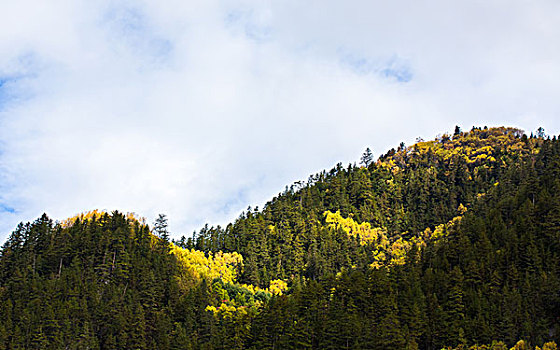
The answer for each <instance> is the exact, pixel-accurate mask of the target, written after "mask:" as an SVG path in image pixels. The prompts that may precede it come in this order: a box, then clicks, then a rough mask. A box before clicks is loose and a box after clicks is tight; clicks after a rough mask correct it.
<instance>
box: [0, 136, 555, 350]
mask: <svg viewBox="0 0 560 350" xmlns="http://www.w3.org/2000/svg"><path fill="white" fill-rule="evenodd" d="M543 136H544V135H543V133H542V132H541V133H540V134H539V135H538V137H534V136H532V135H531V137H527V136H526V135H524V134H523V133H522V132H521V131H520V130H518V129H512V128H491V129H488V128H473V129H472V130H471V131H470V132H461V131H460V130H459V129H458V128H457V129H456V131H455V133H454V134H453V135H443V136H441V137H438V138H437V139H436V140H434V141H428V142H424V141H419V142H418V143H416V144H415V145H413V146H410V147H406V146H405V145H403V144H401V145H400V146H399V147H398V148H397V149H396V150H390V151H389V152H388V153H387V154H385V155H383V156H381V157H380V158H379V160H378V161H376V162H374V161H373V159H372V158H371V152H366V153H365V154H364V156H363V157H362V161H361V163H360V164H358V165H354V164H352V165H349V166H348V167H343V166H342V165H341V164H339V165H337V166H336V167H335V168H333V169H332V170H331V171H328V172H327V171H324V172H321V173H319V174H317V175H314V176H311V177H310V178H309V180H308V181H307V182H301V183H296V184H294V185H292V186H291V187H289V188H286V190H285V191H284V192H283V193H281V194H280V195H279V196H278V197H276V198H274V199H273V200H271V201H270V202H269V203H267V205H266V206H265V207H264V208H263V209H262V210H258V209H248V210H247V211H246V212H245V213H243V214H242V215H241V216H240V217H239V218H238V219H237V220H236V221H235V222H234V223H232V224H230V225H228V226H227V227H225V228H220V227H209V226H206V227H204V228H203V229H202V230H201V231H200V232H198V233H196V235H194V236H193V237H189V238H182V239H181V240H177V241H175V245H174V244H170V242H169V241H168V237H169V233H168V232H167V228H166V223H165V220H164V219H163V218H162V217H160V219H159V221H158V222H157V223H156V225H155V228H154V230H150V228H149V227H148V226H147V225H145V224H143V223H142V222H141V221H139V220H137V219H135V218H134V217H131V216H127V215H123V214H120V213H117V212H114V213H111V214H108V213H99V212H92V214H89V215H85V216H84V215H82V216H79V217H77V218H73V219H71V220H67V221H64V222H62V223H53V222H52V221H51V220H50V219H49V218H48V217H46V216H43V217H41V218H40V219H38V220H37V221H35V222H33V223H28V224H21V225H20V226H18V228H17V229H16V230H15V231H14V232H13V233H12V235H11V236H10V238H9V239H8V241H7V242H6V243H5V244H4V245H3V246H2V249H1V250H0V310H1V312H0V349H61V348H68V349H116V348H122V349H124V348H126V349H156V348H157V349H411V350H412V349H426V350H428V349H429V350H436V349H441V348H443V347H450V348H456V349H467V348H472V349H493V350H503V349H509V347H512V346H515V347H516V348H515V349H518V350H521V349H533V348H534V347H535V346H536V345H542V346H543V349H547V350H552V349H554V348H555V344H553V343H552V341H558V340H559V338H560V318H559V316H558V315H560V196H558V193H559V192H558V191H559V190H560V173H559V172H560V141H559V140H557V139H556V138H552V139H550V138H545V137H543ZM154 234H155V235H154ZM156 235H157V236H156ZM180 247H182V248H180ZM286 284H287V286H288V290H287V291H286ZM520 339H523V340H524V341H523V342H518V341H519V340H520ZM545 343H546V344H545ZM543 344H544V345H543Z"/></svg>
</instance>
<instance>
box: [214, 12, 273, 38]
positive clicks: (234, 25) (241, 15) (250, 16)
mask: <svg viewBox="0 0 560 350" xmlns="http://www.w3.org/2000/svg"><path fill="white" fill-rule="evenodd" d="M224 21H225V23H226V25H227V26H228V27H230V28H231V29H233V30H234V31H235V32H242V33H243V34H244V35H245V37H247V38H248V39H251V40H253V41H256V42H258V43H262V42H266V41H269V40H270V39H271V38H272V28H271V27H270V26H267V25H264V24H263V23H259V21H258V20H256V19H255V15H254V13H253V11H252V10H234V11H231V12H229V13H228V14H227V15H226V18H225V20H224Z"/></svg>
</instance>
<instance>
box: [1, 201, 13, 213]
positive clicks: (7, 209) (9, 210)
mask: <svg viewBox="0 0 560 350" xmlns="http://www.w3.org/2000/svg"><path fill="white" fill-rule="evenodd" d="M0 213H10V214H15V213H16V210H15V209H14V208H12V207H10V206H9V205H6V204H3V203H0Z"/></svg>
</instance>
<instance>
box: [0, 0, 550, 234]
mask: <svg viewBox="0 0 560 350" xmlns="http://www.w3.org/2000/svg"><path fill="white" fill-rule="evenodd" d="M558 23H560V5H558V4H557V3H556V2H555V1H548V2H547V1H544V2H539V3H535V2H526V1H513V2H511V1H508V2H503V1H496V2H467V1H465V2H448V1H440V2H429V3H428V2H421V1H420V2H419V1H394V2H368V1H363V2H359V1H351V2H335V1H327V2H325V1H312V2H306V3H302V2H299V1H298V2H296V1H283V2H267V1H259V2H253V1H238V2H229V1H204V2H199V3H186V2H184V1H166V2H165V3H164V4H162V3H161V2H159V3H158V2H156V1H143V2H136V1H135V2H121V3H119V5H115V3H114V2H110V1H106V2H87V1H81V2H79V1H77V2H63V1H58V2H54V3H49V4H48V5H47V4H38V3H36V2H31V1H28V2H25V1H18V2H12V3H3V4H1V5H0V126H1V129H0V141H1V142H0V150H1V153H0V162H1V163H0V175H1V176H0V180H1V181H2V183H1V184H0V190H1V191H2V193H1V195H0V212H2V211H3V212H2V213H0V219H1V222H2V224H1V225H0V235H4V236H5V234H7V233H8V232H9V231H10V230H11V229H12V228H13V227H14V226H15V224H16V223H17V222H18V221H20V220H32V219H34V218H35V217H37V216H39V215H40V214H41V213H42V212H43V211H46V212H47V213H49V214H50V215H51V216H53V217H54V218H57V219H62V218H64V217H67V216H70V215H73V214H75V213H77V212H80V211H83V210H89V209H93V208H101V209H109V210H112V209H119V210H121V211H134V212H137V213H139V214H140V215H144V216H146V217H148V219H149V220H150V221H151V220H153V218H155V216H156V214H157V213H160V212H163V213H166V214H168V216H169V218H170V224H171V228H172V230H173V232H174V233H175V234H190V233H191V232H192V230H194V229H198V228H199V227H201V226H202V224H203V223H205V222H210V223H211V224H216V223H221V224H224V223H226V222H227V221H228V220H231V219H232V218H234V217H235V216H236V215H237V214H238V213H239V212H240V211H241V210H243V209H244V208H246V207H247V206H248V205H252V206H254V205H262V204H264V202H265V201H266V200H268V199H270V198H271V197H272V196H273V195H275V194H276V193H278V192H280V191H281V190H283V188H284V186H285V185H287V184H289V183H290V182H292V181H295V180H298V179H306V178H307V176H308V175H310V174H311V173H314V172H315V171H319V170H321V169H323V168H329V167H331V166H333V165H334V164H335V163H336V162H338V161H342V162H345V163H347V162H351V161H354V160H356V159H358V158H359V156H360V154H361V152H362V150H363V149H364V148H365V147H366V146H370V147H372V148H373V149H374V151H376V152H377V153H380V152H384V151H386V150H387V149H388V148H391V147H395V146H396V145H398V143H399V142H400V141H405V142H407V143H412V142H413V141H414V139H415V138H416V137H417V136H423V137H424V138H431V137H433V136H435V135H436V134H439V133H442V132H444V131H452V130H453V127H454V125H455V124H459V125H461V126H462V127H463V128H464V129H469V128H470V127H471V126H472V125H481V126H482V125H513V126H519V127H523V128H526V129H528V130H535V129H536V128H537V127H538V126H543V127H544V128H545V129H546V130H547V132H548V133H552V134H557V133H558V132H559V130H560V122H559V121H558V120H559V119H558V118H557V115H558V113H559V112H560V102H558V98H557V95H558V91H560V79H559V78H560V45H559V44H558V40H557V38H558V36H559V34H560V25H559V24H558ZM2 208H4V210H3V209H2ZM11 208H13V209H14V211H15V212H11V211H12V210H11Z"/></svg>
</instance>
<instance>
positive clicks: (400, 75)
mask: <svg viewBox="0 0 560 350" xmlns="http://www.w3.org/2000/svg"><path fill="white" fill-rule="evenodd" d="M340 63H341V64H342V65H344V66H346V67H348V68H350V69H351V70H352V71H354V73H356V74H359V75H368V74H374V75H377V76H380V77H382V78H385V79H391V80H395V81H397V82H399V83H407V82H409V81H410V80H412V78H413V74H412V71H411V69H410V66H409V65H408V64H407V63H406V62H405V61H404V60H402V59H400V58H399V57H398V56H393V57H391V58H390V59H385V60H383V59H377V60H376V59H370V58H366V57H362V56H356V55H352V54H344V53H343V54H341V58H340Z"/></svg>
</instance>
